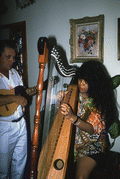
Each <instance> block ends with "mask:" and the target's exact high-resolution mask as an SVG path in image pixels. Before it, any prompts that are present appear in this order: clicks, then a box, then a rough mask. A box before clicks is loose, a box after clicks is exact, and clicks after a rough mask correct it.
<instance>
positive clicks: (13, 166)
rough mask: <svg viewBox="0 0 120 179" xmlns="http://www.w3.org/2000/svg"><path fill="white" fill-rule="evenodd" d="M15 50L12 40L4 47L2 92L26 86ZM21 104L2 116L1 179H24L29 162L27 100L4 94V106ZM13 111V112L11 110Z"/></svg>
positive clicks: (0, 57) (1, 99) (1, 48)
mask: <svg viewBox="0 0 120 179" xmlns="http://www.w3.org/2000/svg"><path fill="white" fill-rule="evenodd" d="M14 60H15V48H14V45H13V42H12V41H6V42H5V43H2V44H0V89H7V90H12V89H13V88H15V87H16V86H19V85H23V83H22V80H21V78H20V76H19V74H18V73H17V71H16V70H15V69H13V68H12V66H13V63H14ZM12 103H17V105H18V107H17V109H16V110H15V112H14V113H12V114H10V115H9V116H6V115H1V114H0V179H3V178H6V179H7V178H11V179H22V178H23V174H24V169H25V165H26V160H27V129H26V121H25V119H24V117H23V108H24V107H25V106H26V105H27V100H26V99H25V98H24V97H23V96H20V95H14V94H13V95H0V107H2V106H6V109H7V105H8V104H12ZM8 110H9V109H8Z"/></svg>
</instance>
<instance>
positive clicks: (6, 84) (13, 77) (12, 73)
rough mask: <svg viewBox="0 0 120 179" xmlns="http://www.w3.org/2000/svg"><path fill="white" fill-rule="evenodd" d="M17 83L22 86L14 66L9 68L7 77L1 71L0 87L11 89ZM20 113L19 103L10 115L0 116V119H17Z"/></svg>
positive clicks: (21, 112)
mask: <svg viewBox="0 0 120 179" xmlns="http://www.w3.org/2000/svg"><path fill="white" fill-rule="evenodd" d="M19 85H21V86H23V83H22V80H21V78H20V76H19V74H18V72H17V71H16V70H15V69H14V68H12V69H11V70H9V79H8V78H7V77H6V76H4V75H3V74H2V73H0V89H8V90H11V89H13V88H15V87H16V86H19ZM22 115H23V111H22V107H21V105H19V106H18V107H17V109H16V110H15V112H14V113H13V114H12V115H10V116H5V117H4V116H0V120H2V121H3V120H4V121H5V120H7V121H12V120H15V119H18V118H19V117H21V116H22Z"/></svg>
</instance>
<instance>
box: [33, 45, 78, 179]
mask: <svg viewBox="0 0 120 179" xmlns="http://www.w3.org/2000/svg"><path fill="white" fill-rule="evenodd" d="M45 44H46V42H45ZM45 50H46V45H45V46H44V53H43V55H44V56H47V57H48V51H47V55H45V54H46V52H45ZM50 57H51V59H50V70H49V77H48V89H47V97H46V107H45V119H44V128H43V139H42V150H41V153H40V156H39V161H38V167H37V173H38V174H36V163H37V160H38V157H37V155H38V152H37V150H38V130H39V129H38V126H39V123H40V104H39V103H40V101H38V100H37V99H39V96H40V94H41V93H42V90H41V89H39V87H40V86H41V84H42V83H43V82H41V81H40V80H39V78H40V77H39V78H38V85H37V86H38V89H37V96H36V114H37V115H36V114H35V119H34V124H35V125H34V133H33V140H32V155H31V157H32V161H31V178H36V175H37V178H40V179H46V178H54V177H53V175H54V174H53V173H51V174H50V171H51V172H53V170H55V171H56V173H58V175H59V177H57V178H64V177H65V173H66V168H67V160H68V154H69V148H70V141H71V135H72V124H71V122H70V121H69V120H66V118H65V117H64V116H62V115H61V113H60V110H59V104H58V103H56V93H57V92H58V91H61V90H66V89H67V86H68V84H69V83H71V80H72V77H73V76H74V75H75V74H76V69H77V67H75V66H70V65H68V66H67V67H65V66H64V65H63V62H62V59H61V56H60V53H59V48H58V47H53V49H52V51H51V53H50ZM39 58H43V57H41V55H40V56H39ZM42 63H43V62H42ZM39 64H40V65H39V67H40V68H41V62H40V60H39ZM44 64H45V63H44ZM42 71H43V70H42ZM56 72H57V75H56ZM39 74H40V75H41V69H40V73H39ZM40 75H39V76H40ZM42 76H43V73H42ZM61 76H63V81H61ZM56 84H57V85H58V84H59V87H58V88H57V87H56V86H57V85H56ZM68 90H69V95H67V96H66V97H65V99H64V101H65V102H68V103H69V104H71V105H73V101H74V105H73V106H72V107H73V110H74V111H75V109H76V102H77V100H76V99H75V98H77V86H76V85H70V86H68ZM50 107H51V110H50ZM38 114H39V115H38ZM56 126H57V129H56ZM66 126H68V127H67V128H66ZM65 131H66V132H65ZM67 131H68V132H67ZM64 132H65V133H64ZM63 137H64V139H67V140H63ZM61 143H63V144H64V147H63V145H62V150H63V151H64V156H63V157H62V156H58V155H57V154H58V153H60V152H59V151H60V150H61ZM49 149H51V150H49ZM62 150H61V155H62V154H63V152H62ZM66 153H67V155H66ZM55 156H56V158H55V159H54V157H55ZM50 167H53V168H51V169H50ZM58 171H59V172H58ZM59 173H61V174H59ZM55 175H56V174H55Z"/></svg>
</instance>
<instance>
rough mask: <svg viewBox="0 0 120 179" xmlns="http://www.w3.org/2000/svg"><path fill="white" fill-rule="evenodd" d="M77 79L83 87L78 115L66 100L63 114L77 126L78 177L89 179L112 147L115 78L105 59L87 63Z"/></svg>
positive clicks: (115, 115) (62, 107) (75, 155)
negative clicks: (109, 132) (109, 71)
mask: <svg viewBox="0 0 120 179" xmlns="http://www.w3.org/2000/svg"><path fill="white" fill-rule="evenodd" d="M76 79H77V83H78V89H79V95H78V109H77V115H76V114H74V113H73V111H72V108H71V106H69V105H68V104H66V103H63V104H62V105H61V113H62V114H63V115H65V116H66V117H67V118H68V119H69V120H70V121H71V122H72V123H73V124H74V125H75V126H76V133H75V145H74V159H75V161H76V179H88V178H89V176H90V174H91V172H92V171H93V169H94V168H95V167H96V166H97V165H98V164H100V163H102V162H103V161H104V159H105V153H106V150H107V149H108V147H109V140H108V135H107V128H108V126H110V124H111V123H112V122H113V120H114V119H115V118H117V117H118V110H117V106H116V99H115V95H114V91H113V89H112V86H111V77H110V75H109V73H108V71H107V69H106V68H105V66H104V65H103V64H102V63H101V62H99V61H96V60H90V61H87V62H84V63H83V64H82V65H81V67H79V68H78V70H77V73H76ZM65 93H66V92H65Z"/></svg>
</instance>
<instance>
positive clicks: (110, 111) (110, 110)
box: [76, 60, 118, 126]
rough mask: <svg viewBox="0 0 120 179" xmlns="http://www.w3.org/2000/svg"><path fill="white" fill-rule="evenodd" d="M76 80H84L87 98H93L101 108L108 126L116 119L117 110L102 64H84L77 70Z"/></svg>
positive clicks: (89, 62)
mask: <svg viewBox="0 0 120 179" xmlns="http://www.w3.org/2000/svg"><path fill="white" fill-rule="evenodd" d="M76 79H77V80H78V79H84V80H85V81H86V82H87V83H88V86H89V90H88V94H89V97H92V98H93V101H94V103H95V104H96V107H97V108H101V111H102V114H105V116H106V121H107V124H108V126H109V125H110V124H111V123H112V122H113V120H114V119H115V118H118V109H117V103H116V98H115V94H114V91H113V88H112V83H111V77H110V75H109V73H108V71H107V69H106V68H105V66H104V65H103V63H101V62H100V61H97V60H89V61H87V62H84V63H83V64H82V65H81V67H79V68H78V70H77V73H76Z"/></svg>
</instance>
